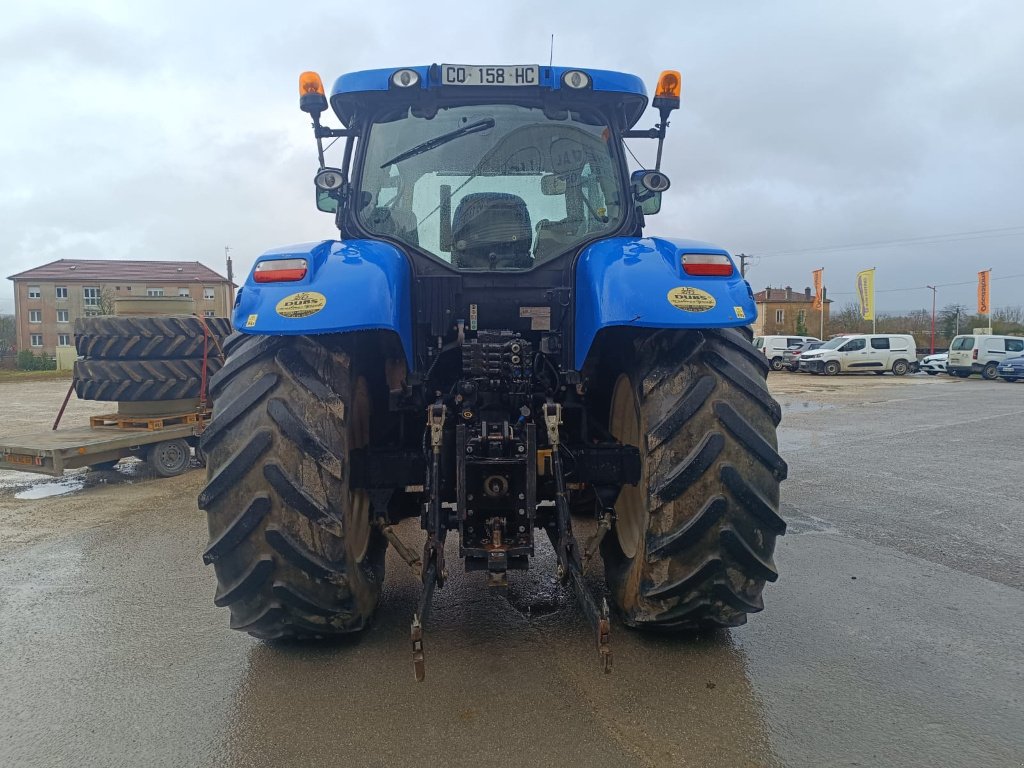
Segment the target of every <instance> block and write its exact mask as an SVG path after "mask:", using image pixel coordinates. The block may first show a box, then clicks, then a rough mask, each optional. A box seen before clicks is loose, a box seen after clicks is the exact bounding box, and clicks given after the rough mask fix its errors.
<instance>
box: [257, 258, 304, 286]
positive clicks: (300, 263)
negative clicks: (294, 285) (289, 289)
mask: <svg viewBox="0 0 1024 768" xmlns="http://www.w3.org/2000/svg"><path fill="white" fill-rule="evenodd" d="M305 276H306V260H305V259H271V260H268V261H261V262H260V263H259V264H257V265H256V271H255V272H253V273H252V278H253V280H255V281H256V282H257V283H289V282H294V281H295V280H301V279H302V278H304V277H305Z"/></svg>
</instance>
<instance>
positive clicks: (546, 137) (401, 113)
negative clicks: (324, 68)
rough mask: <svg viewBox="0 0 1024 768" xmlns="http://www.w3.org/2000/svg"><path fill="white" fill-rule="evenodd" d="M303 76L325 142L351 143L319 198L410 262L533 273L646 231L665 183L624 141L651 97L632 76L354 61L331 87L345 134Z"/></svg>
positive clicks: (673, 80)
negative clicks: (369, 66)
mask: <svg viewBox="0 0 1024 768" xmlns="http://www.w3.org/2000/svg"><path fill="white" fill-rule="evenodd" d="M304 78H307V79H306V80H303V83H305V84H306V87H307V88H309V89H311V91H310V93H307V94H305V95H303V97H302V98H303V99H305V101H304V102H303V105H304V106H303V108H304V109H307V111H310V112H311V114H312V115H313V117H314V121H315V126H314V127H315V130H316V132H317V136H318V140H320V138H324V137H327V136H331V137H339V136H344V137H345V138H346V139H347V141H349V142H350V145H349V146H348V147H347V148H346V152H345V160H344V161H343V163H342V167H340V168H325V169H321V171H320V172H319V173H318V175H317V187H318V189H317V205H318V207H319V208H320V209H321V210H324V211H329V212H333V213H335V214H336V216H337V223H338V227H339V229H340V230H341V231H342V233H343V234H346V235H349V236H362V237H372V238H380V239H384V240H388V241H392V242H394V243H396V244H397V245H400V246H401V247H402V249H403V250H405V251H406V252H407V253H409V254H410V255H412V256H413V258H414V259H418V260H430V261H432V262H434V263H435V264H438V263H439V264H443V265H445V266H446V267H449V268H450V269H453V270H457V271H460V272H472V271H489V272H522V271H526V270H531V269H533V268H534V267H536V266H539V265H541V264H544V263H547V262H551V261H552V260H556V259H559V258H561V257H565V256H567V255H572V254H575V253H576V252H577V251H578V250H579V249H580V247H582V246H583V245H585V244H586V243H589V242H593V241H595V240H599V239H602V238H607V237H611V236H614V235H619V234H632V233H639V231H640V227H641V224H642V213H643V212H646V213H648V214H650V213H655V212H657V210H658V208H659V207H660V195H661V192H662V191H663V190H664V189H666V188H667V187H668V179H667V177H665V176H664V174H661V173H660V172H659V171H653V172H649V173H646V174H645V173H643V172H641V173H640V174H639V175H638V177H637V178H636V179H631V178H630V174H629V170H628V166H627V163H626V159H625V157H624V155H623V149H622V138H623V137H624V136H626V135H629V134H630V132H631V129H632V128H633V125H634V124H635V123H636V122H637V120H638V119H639V118H640V116H641V115H642V114H643V112H644V110H645V109H646V107H647V95H646V91H645V89H644V86H643V83H642V81H641V80H640V79H639V78H637V77H635V76H633V75H625V74H621V73H616V72H605V71H600V70H582V69H570V68H564V67H540V66H487V67H483V66H481V67H476V66H461V65H450V64H435V65H431V66H428V67H417V68H406V69H398V70H374V71H369V72H357V73H353V74H349V75H343V76H342V77H340V78H338V80H337V81H336V83H335V85H334V88H333V90H332V93H331V98H330V105H331V106H332V107H333V109H334V111H335V113H336V114H337V116H338V117H339V119H341V121H342V122H343V123H344V124H345V126H346V127H345V129H344V130H342V131H337V130H331V129H324V128H323V127H321V126H320V125H319V114H320V112H319V111H318V110H321V111H322V110H323V109H324V108H325V107H326V105H327V100H326V97H324V96H323V95H322V94H321V90H322V85H321V84H320V82H319V79H318V78H316V76H315V75H313V74H312V73H306V75H304ZM678 87H679V76H678V73H675V72H666V73H665V74H664V75H663V76H662V80H661V82H660V84H659V98H658V99H656V101H659V100H660V102H668V105H667V106H668V107H669V108H671V106H674V104H678ZM673 100H674V102H673ZM662 106H666V105H665V104H663V105H662ZM664 114H665V115H667V114H668V109H666V110H665V112H664ZM666 124H667V123H666V122H665V121H663V123H662V125H661V126H659V127H658V128H657V129H655V131H654V132H653V135H654V136H656V137H657V138H659V140H660V139H661V138H663V135H664V125H666ZM638 133H639V134H641V135H643V136H645V137H646V136H651V135H652V132H649V131H643V132H638ZM321 134H322V136H321ZM356 139H358V140H357V141H355V140H356ZM353 142H354V144H355V146H354V148H353V146H351V143H353ZM638 205H640V210H639V211H638V210H637V206H638ZM424 266H425V267H426V268H427V269H429V266H428V265H427V264H424Z"/></svg>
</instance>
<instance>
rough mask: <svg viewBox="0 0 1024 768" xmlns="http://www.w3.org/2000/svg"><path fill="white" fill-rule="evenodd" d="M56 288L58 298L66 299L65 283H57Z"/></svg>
mask: <svg viewBox="0 0 1024 768" xmlns="http://www.w3.org/2000/svg"><path fill="white" fill-rule="evenodd" d="M56 290H57V298H58V299H66V298H67V297H68V287H67V286H66V285H58V286H57V289H56Z"/></svg>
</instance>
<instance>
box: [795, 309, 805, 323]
mask: <svg viewBox="0 0 1024 768" xmlns="http://www.w3.org/2000/svg"><path fill="white" fill-rule="evenodd" d="M805 320H807V311H806V310H803V309H801V310H800V311H799V312H797V313H796V321H797V322H798V323H802V322H804V321H805Z"/></svg>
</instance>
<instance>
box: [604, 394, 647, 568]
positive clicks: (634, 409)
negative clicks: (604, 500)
mask: <svg viewBox="0 0 1024 768" xmlns="http://www.w3.org/2000/svg"><path fill="white" fill-rule="evenodd" d="M609 422H610V427H611V433H612V435H614V436H615V437H616V439H618V440H619V441H620V442H621V443H623V444H624V445H634V446H636V447H638V448H639V449H640V461H641V466H642V467H644V475H646V464H647V456H646V451H645V449H644V441H643V440H641V435H640V407H639V404H638V403H637V401H636V395H635V394H634V392H633V385H632V383H631V382H630V380H629V376H627V375H626V374H621V375H620V376H619V378H618V380H617V381H616V382H615V389H614V391H613V393H612V408H611V414H610V418H609ZM645 481H646V477H642V478H641V481H640V482H639V483H638V484H637V485H623V486H622V491H621V492H620V493H619V498H618V501H616V502H615V533H616V535H617V536H618V539H619V546H620V547H621V548H622V552H623V554H625V555H626V557H628V558H630V559H631V560H632V559H633V558H635V557H636V556H637V553H638V552H639V551H640V546H641V542H642V541H643V537H644V534H645V533H646V532H647V521H648V515H649V513H648V511H647V505H646V504H644V494H643V489H644V488H645V487H646V482H645Z"/></svg>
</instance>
